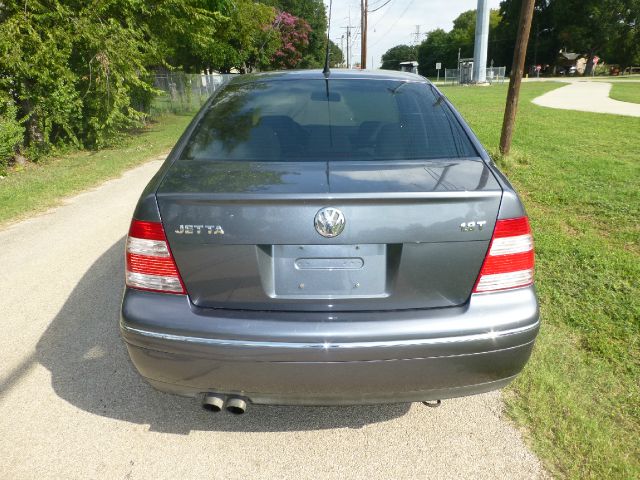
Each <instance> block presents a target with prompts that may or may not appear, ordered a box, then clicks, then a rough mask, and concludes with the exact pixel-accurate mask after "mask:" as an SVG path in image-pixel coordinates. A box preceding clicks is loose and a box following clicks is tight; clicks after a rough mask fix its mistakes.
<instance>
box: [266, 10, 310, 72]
mask: <svg viewBox="0 0 640 480" xmlns="http://www.w3.org/2000/svg"><path fill="white" fill-rule="evenodd" d="M274 29H275V30H277V31H278V32H279V33H280V46H279V48H278V49H277V50H276V51H275V52H274V54H273V57H272V58H271V66H272V67H274V68H280V69H284V68H296V67H297V66H299V65H300V62H301V61H302V55H303V51H304V50H305V49H306V47H307V46H308V45H309V34H310V32H311V27H310V26H309V24H308V23H307V22H305V21H304V20H303V19H301V18H298V17H296V16H295V15H291V14H290V13H287V12H280V13H278V15H277V16H276V18H275V20H274Z"/></svg>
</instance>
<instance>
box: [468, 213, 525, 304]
mask: <svg viewBox="0 0 640 480" xmlns="http://www.w3.org/2000/svg"><path fill="white" fill-rule="evenodd" d="M533 263H534V260H533V237H532V236H531V227H529V220H528V219H527V217H520V218H511V219H508V220H498V221H497V222H496V228H495V230H494V231H493V237H492V238H491V244H490V245H489V251H488V252H487V256H486V258H485V259H484V263H483V264H482V269H481V270H480V275H479V276H478V280H477V282H476V286H475V287H474V289H473V292H474V293H485V292H493V291H496V290H506V289H509V288H519V287H526V286H527V285H531V284H532V283H533Z"/></svg>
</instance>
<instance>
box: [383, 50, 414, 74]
mask: <svg viewBox="0 0 640 480" xmlns="http://www.w3.org/2000/svg"><path fill="white" fill-rule="evenodd" d="M417 58H418V55H417V51H416V47H412V46H409V45H396V46H395V47H392V48H390V49H389V50H387V51H386V52H385V53H384V55H382V65H381V67H380V68H382V69H383V70H400V62H409V61H415V60H417Z"/></svg>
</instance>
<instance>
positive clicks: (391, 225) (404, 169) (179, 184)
mask: <svg viewBox="0 0 640 480" xmlns="http://www.w3.org/2000/svg"><path fill="white" fill-rule="evenodd" d="M501 194H502V191H501V189H500V186H499V184H498V183H497V181H496V180H495V178H494V177H493V175H492V174H491V171H490V170H489V168H488V167H487V166H486V165H485V164H484V162H483V161H481V160H480V159H476V158H469V159H455V160H429V161H415V160H414V161H393V162H391V161H389V162H381V161H375V162H346V161H341V162H278V163H261V162H242V161H239V162H232V161H226V162H210V161H187V160H180V161H177V162H175V164H174V165H173V166H172V167H171V168H170V169H169V171H168V173H167V176H166V177H165V179H164V181H163V183H162V184H161V186H160V188H159V189H158V192H157V199H158V205H159V209H160V214H161V217H162V221H163V223H164V225H165V230H166V232H167V238H168V241H169V244H170V247H171V250H172V253H173V255H174V257H175V260H176V263H177V265H178V269H179V271H180V273H181V275H182V278H183V280H184V283H185V285H186V289H187V292H188V294H189V296H190V298H191V300H192V302H193V303H194V304H195V305H197V306H200V307H211V308H229V309H254V310H297V311H327V310H328V311H353V310H397V309H406V308H436V307H447V306H454V305H460V304H462V303H464V302H465V301H466V300H467V298H468V297H469V295H470V293H471V290H472V288H473V285H474V282H475V280H476V277H477V274H478V271H479V269H480V267H481V265H482V261H483V259H484V256H485V254H486V251H487V248H488V245H489V241H490V238H491V232H492V230H493V226H494V224H495V221H496V217H497V213H498V209H499V205H500V199H501ZM326 207H332V208H336V209H339V210H340V211H341V212H342V213H343V215H344V217H345V220H346V223H345V227H344V231H342V233H340V234H339V235H338V236H336V237H333V238H325V237H323V236H322V235H320V234H319V233H318V231H317V230H316V228H315V226H314V218H315V216H316V214H317V213H318V211H319V210H321V209H323V208H326Z"/></svg>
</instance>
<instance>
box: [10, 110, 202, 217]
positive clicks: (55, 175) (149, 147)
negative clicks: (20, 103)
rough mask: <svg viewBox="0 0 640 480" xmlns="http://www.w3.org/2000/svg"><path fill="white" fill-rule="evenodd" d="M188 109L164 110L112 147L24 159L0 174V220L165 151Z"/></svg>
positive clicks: (30, 210)
mask: <svg viewBox="0 0 640 480" xmlns="http://www.w3.org/2000/svg"><path fill="white" fill-rule="evenodd" d="M192 117H193V116H192V115H183V116H182V115H165V116H162V117H161V118H160V120H159V121H158V122H157V123H154V124H152V125H151V126H150V127H148V128H147V129H145V130H144V131H143V132H142V133H141V134H139V135H132V136H130V137H127V138H126V139H125V140H124V141H123V142H122V143H121V145H120V146H118V147H117V148H111V149H105V150H99V151H94V152H91V151H78V152H74V153H70V154H67V155H63V156H61V157H59V158H51V159H47V160H43V161H41V162H39V163H38V164H35V165H34V164H29V165H27V167H26V168H24V169H23V170H21V171H12V172H9V174H8V175H7V176H6V177H4V178H1V179H0V225H2V224H5V223H8V222H10V221H15V220H19V219H21V218H24V217H26V216H31V215H33V213H34V212H39V211H42V210H45V209H47V208H49V207H52V206H54V205H56V204H58V203H59V202H60V200H61V198H63V197H65V196H68V195H71V194H73V193H76V192H80V191H82V190H85V189H86V188H89V187H92V186H94V185H98V184H100V183H101V182H103V181H104V180H106V179H109V178H113V177H117V176H118V175H120V174H121V173H122V172H123V171H125V170H126V169H128V168H131V167H134V166H136V165H139V164H141V163H143V162H144V161H146V160H149V159H150V158H153V157H154V156H157V155H160V154H162V153H167V152H168V151H169V150H170V149H171V147H172V146H173V145H174V143H175V142H176V140H177V139H178V137H179V136H180V134H182V132H183V131H184V129H185V127H186V126H187V124H188V123H189V122H190V121H191V118H192Z"/></svg>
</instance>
